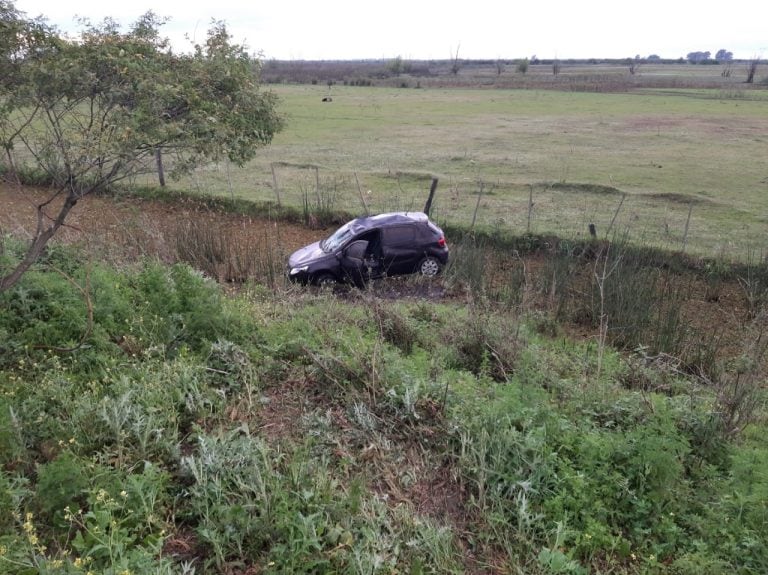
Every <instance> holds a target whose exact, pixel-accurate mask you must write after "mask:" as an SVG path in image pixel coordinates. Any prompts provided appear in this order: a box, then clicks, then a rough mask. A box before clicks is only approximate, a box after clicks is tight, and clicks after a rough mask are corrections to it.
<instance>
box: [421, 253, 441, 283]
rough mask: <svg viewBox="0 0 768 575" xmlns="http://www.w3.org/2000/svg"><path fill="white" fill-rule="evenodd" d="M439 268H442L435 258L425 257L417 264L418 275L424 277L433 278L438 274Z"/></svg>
mask: <svg viewBox="0 0 768 575" xmlns="http://www.w3.org/2000/svg"><path fill="white" fill-rule="evenodd" d="M441 267H442V266H441V265H440V262H439V261H438V260H437V258H433V257H432V256H427V257H426V258H424V259H423V260H421V263H420V264H419V273H420V274H421V275H423V276H424V277H428V278H433V277H435V276H436V275H437V274H439V273H440V268H441Z"/></svg>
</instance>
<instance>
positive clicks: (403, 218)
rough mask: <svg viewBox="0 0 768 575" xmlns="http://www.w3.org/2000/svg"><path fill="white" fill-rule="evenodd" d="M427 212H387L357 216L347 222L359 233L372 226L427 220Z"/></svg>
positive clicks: (381, 226)
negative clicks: (362, 216)
mask: <svg viewBox="0 0 768 575" xmlns="http://www.w3.org/2000/svg"><path fill="white" fill-rule="evenodd" d="M428 221H429V218H428V217H427V214H425V213H423V212H389V213H386V214H378V215H375V216H366V217H364V218H357V219H354V220H352V221H351V222H349V227H350V228H352V230H353V231H354V233H356V234H357V233H360V232H362V231H365V230H370V229H373V228H383V227H387V226H394V225H397V224H413V223H422V222H428Z"/></svg>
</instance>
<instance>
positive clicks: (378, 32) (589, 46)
mask: <svg viewBox="0 0 768 575" xmlns="http://www.w3.org/2000/svg"><path fill="white" fill-rule="evenodd" d="M15 5H16V7H17V8H18V9H19V10H21V11H23V12H26V13H27V16H38V15H43V16H45V17H46V18H47V19H48V21H49V23H51V24H55V25H56V26H57V27H58V28H59V29H61V30H62V31H65V32H74V31H76V30H77V29H78V28H77V25H76V23H75V16H83V17H87V18H89V19H90V20H91V21H92V22H94V23H96V22H100V21H101V20H103V19H104V18H105V17H107V16H109V17H112V18H113V19H115V20H117V21H118V22H120V23H121V24H124V25H126V26H127V25H128V24H130V23H131V22H133V21H135V20H136V19H137V18H138V17H139V16H140V15H141V14H143V13H144V12H146V11H148V10H150V9H151V10H153V11H154V12H155V13H156V14H157V15H159V16H167V17H170V19H171V20H170V21H169V22H168V23H167V24H166V25H165V26H164V27H163V33H164V35H165V36H167V37H168V38H170V39H171V41H172V42H173V45H174V47H175V48H176V50H177V51H184V50H186V49H187V47H188V46H189V44H188V43H185V41H184V36H185V34H186V35H188V36H189V37H191V38H193V39H195V40H197V41H198V42H201V41H203V40H204V39H205V32H206V30H207V29H208V27H209V24H210V22H211V20H212V19H216V20H224V21H225V22H226V23H227V26H228V28H229V30H230V32H231V34H232V35H233V37H234V40H235V41H236V42H238V43H241V44H246V45H247V46H248V47H249V49H250V51H252V52H255V53H256V52H260V53H262V55H263V56H264V57H265V58H277V59H305V60H323V59H326V60H330V59H358V58H365V59H368V58H393V57H395V56H401V57H403V58H405V59H447V58H450V57H451V55H452V54H454V53H455V52H456V51H457V50H458V52H459V57H461V58H522V57H526V56H527V57H530V56H533V55H536V56H538V57H539V58H561V59H567V58H626V57H632V56H635V55H640V56H643V57H644V56H648V55H650V54H657V55H659V56H661V57H662V58H678V57H681V56H685V55H686V54H688V53H689V52H694V51H701V52H704V51H709V52H711V53H712V55H713V56H714V54H715V53H716V52H717V51H718V50H719V49H721V48H724V49H726V50H729V51H731V52H733V54H734V56H735V57H736V58H752V57H754V56H761V57H766V56H768V32H767V31H766V30H767V29H768V27H767V25H768V1H766V0H731V1H729V2H723V3H716V4H711V3H706V2H703V1H702V0H697V1H695V2H694V1H691V0H663V1H662V0H640V1H636V2H622V1H617V0H539V1H538V2H537V1H534V0H519V1H517V2H512V1H510V0H498V1H491V0H465V1H464V2H455V1H453V0H387V1H385V2H365V0H311V1H310V0H270V1H266V2H265V1H263V0H262V1H258V0H256V1H250V2H248V1H247V0H245V1H244V0H239V1H237V0H208V1H207V2H198V1H195V0H187V1H185V0H155V1H154V2H150V1H148V0H130V1H123V2H110V1H107V0H16V2H15Z"/></svg>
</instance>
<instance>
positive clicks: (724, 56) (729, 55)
mask: <svg viewBox="0 0 768 575" xmlns="http://www.w3.org/2000/svg"><path fill="white" fill-rule="evenodd" d="M715 60H717V61H718V62H730V61H732V60H733V52H729V51H728V50H726V49H724V48H721V49H720V50H718V51H717V53H716V54H715Z"/></svg>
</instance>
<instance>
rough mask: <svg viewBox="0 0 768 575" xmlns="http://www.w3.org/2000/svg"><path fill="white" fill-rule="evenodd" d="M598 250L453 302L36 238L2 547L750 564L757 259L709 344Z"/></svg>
mask: <svg viewBox="0 0 768 575" xmlns="http://www.w3.org/2000/svg"><path fill="white" fill-rule="evenodd" d="M463 249H477V248H476V247H474V246H471V245H469V246H465V247H464V248H463ZM612 250H613V251H609V252H605V251H602V252H601V251H598V252H597V253H592V254H581V255H579V254H576V253H569V252H567V251H566V252H563V253H561V254H559V256H558V255H557V254H555V255H553V257H552V258H551V260H550V263H549V264H547V265H549V266H551V269H550V270H549V272H547V273H546V274H543V275H542V277H543V278H544V279H543V281H541V282H537V281H534V280H533V279H531V278H529V277H528V275H527V274H526V273H525V269H524V268H523V269H522V270H521V269H520V268H518V269H517V271H515V269H510V270H508V272H509V274H510V276H509V277H510V279H515V281H516V283H512V282H510V284H509V288H510V289H506V290H498V291H494V292H492V296H493V297H492V298H490V299H489V297H488V294H489V293H491V292H489V290H487V289H486V287H487V286H485V285H484V284H483V282H482V281H481V280H482V278H483V275H482V271H480V272H478V269H482V266H480V268H478V267H477V266H476V265H475V264H477V262H478V260H479V259H480V258H482V257H486V256H484V255H483V252H480V251H475V252H474V253H471V254H468V256H469V257H464V258H460V257H457V262H459V263H458V264H457V265H456V266H455V267H454V268H452V269H451V270H449V271H448V273H447V275H446V277H445V278H444V280H443V281H444V282H445V284H444V285H445V286H446V288H447V289H449V290H453V291H454V293H464V294H465V295H464V297H463V298H462V299H460V300H459V301H456V302H455V303H451V300H447V301H446V302H445V303H432V302H428V301H401V302H393V301H386V300H382V299H379V298H378V297H376V291H375V289H374V290H373V291H371V292H360V293H358V292H351V293H350V294H348V297H346V298H338V297H336V296H333V295H331V294H325V293H319V294H313V293H306V292H302V291H299V292H293V291H291V290H288V291H286V290H277V292H274V293H273V292H272V291H269V290H267V289H266V288H264V287H261V286H260V285H259V284H255V283H251V284H247V285H246V287H245V289H244V290H242V292H241V293H240V295H239V296H236V297H225V296H224V294H223V291H222V288H221V287H219V286H217V285H216V284H214V283H212V282H211V281H209V280H206V279H204V278H203V277H202V276H201V275H200V274H199V273H197V272H195V271H193V270H192V269H191V268H188V267H186V266H185V265H183V264H177V265H174V266H173V267H170V268H169V267H168V266H165V265H160V264H157V263H152V262H145V263H139V264H136V265H131V266H125V267H124V268H123V269H122V270H117V269H114V268H111V267H108V266H106V265H103V264H99V263H94V262H93V261H89V257H88V256H87V255H86V254H84V253H82V252H79V251H76V250H73V249H72V248H59V249H54V250H52V251H51V252H50V253H49V254H48V255H47V256H46V258H45V260H44V261H43V262H41V266H40V267H39V268H38V269H37V270H36V271H34V272H31V273H29V274H27V275H26V276H25V278H24V280H23V282H22V283H21V284H20V285H19V286H17V287H16V288H15V289H13V290H11V291H9V292H7V293H5V294H3V295H2V299H1V300H0V302H1V303H2V305H0V347H2V354H1V355H0V357H1V358H2V360H1V361H2V364H1V365H0V390H2V393H0V442H1V444H0V454H1V457H2V460H1V461H0V464H1V465H2V471H1V472H0V506H1V507H2V508H1V509H0V518H2V523H1V524H0V572H8V573H20V572H43V573H49V572H50V573H54V572H55V573H59V572H68V573H86V572H88V571H92V572H105V573H123V572H125V570H128V571H129V572H133V573H170V572H172V571H174V570H175V571H181V572H185V573H191V572H193V570H194V571H195V572H198V573H200V572H232V571H233V570H234V571H254V572H274V573H317V572H333V573H365V574H369V573H402V572H409V573H449V572H455V573H460V572H476V573H487V572H499V573H509V572H525V573H534V574H536V573H541V574H555V573H586V572H593V573H677V574H691V575H692V574H694V573H695V574H697V575H698V574H700V573H733V572H741V573H761V572H764V571H765V570H766V568H767V567H768V556H767V555H766V550H767V548H766V546H765V544H764V542H765V540H766V536H768V532H767V531H766V529H767V527H768V508H767V507H766V502H767V501H768V469H766V461H768V460H767V459H766V455H768V445H767V444H766V439H765V438H766V434H765V419H764V400H765V396H764V394H765V389H764V382H765V379H764V377H765V362H764V359H765V358H764V354H763V350H764V348H765V341H764V339H765V338H764V334H763V332H764V330H765V320H766V317H765V296H766V294H768V288H767V287H766V286H767V285H768V282H767V281H766V279H767V278H765V277H762V276H759V277H758V276H755V275H754V273H753V274H752V275H747V276H745V277H749V278H751V279H752V280H753V281H754V282H756V283H755V285H756V286H757V287H758V288H760V289H761V290H762V291H760V292H759V293H762V294H763V299H761V300H756V304H757V307H755V308H752V309H750V308H748V307H745V308H744V311H745V314H744V315H743V317H742V319H741V323H740V325H741V327H742V329H741V330H739V331H738V332H735V333H729V334H727V335H728V339H727V340H726V341H723V340H722V339H721V338H718V339H717V340H716V341H717V342H718V343H719V344H724V345H727V346H730V347H731V348H732V350H731V353H730V354H729V355H730V358H729V359H728V360H724V361H720V360H718V357H715V356H718V355H719V354H718V353H717V352H718V351H719V350H720V349H721V348H719V347H718V348H717V349H713V348H712V347H711V344H712V343H713V341H715V340H712V339H710V338H706V337H702V335H703V334H705V333H706V332H702V331H696V330H694V329H693V326H692V325H691V324H686V323H683V322H681V316H680V314H679V308H680V306H679V305H678V304H679V300H678V299H676V298H678V297H679V294H678V291H677V290H676V288H675V283H674V282H671V281H670V280H671V279H672V278H670V277H669V275H668V274H667V273H665V272H664V270H663V268H662V267H659V268H657V269H655V271H649V270H648V268H645V269H643V268H641V267H640V266H639V265H633V262H635V264H638V262H639V260H638V258H636V257H635V256H632V253H631V251H629V250H626V251H625V250H623V248H621V246H618V245H617V246H616V247H614V248H612ZM465 255H467V254H465ZM560 256H562V257H560ZM16 257H18V245H17V244H15V243H14V242H12V241H9V242H7V245H6V250H5V252H4V255H3V258H4V260H3V262H2V263H3V264H8V263H9V262H10V261H12V260H13V259H14V258H16ZM583 258H586V261H587V263H586V268H581V269H582V272H583V271H584V269H586V270H587V273H586V274H585V273H579V270H578V269H576V267H575V266H576V265H577V264H578V263H579V262H582V264H583ZM590 261H591V262H592V263H589V262H590ZM755 269H757V268H755ZM590 278H592V279H590ZM550 280H551V282H550ZM417 287H418V286H417ZM536 299H543V301H545V302H548V307H544V308H543V309H542V308H537V309H534V306H533V303H532V302H533V301H534V300H536ZM564 318H568V319H570V320H572V321H573V320H578V321H579V322H580V323H579V325H581V329H582V330H583V332H582V333H589V334H592V335H591V336H590V337H587V338H585V339H576V340H574V339H571V338H569V337H566V336H565V335H564V332H563V331H562V328H561V327H560V326H559V323H558V322H559V321H560V320H561V319H564ZM609 342H613V343H615V344H616V345H618V346H621V347H623V348H625V349H628V350H632V349H634V350H635V352H634V353H630V354H626V355H623V356H622V355H619V354H618V353H617V352H616V351H614V350H613V348H612V347H611V346H609V345H608V343H609ZM733 349H735V350H736V351H735V352H733ZM665 352H670V353H665ZM672 353H675V354H676V355H672ZM686 354H687V355H686ZM681 357H684V358H685V361H683V360H681V359H680V358H681Z"/></svg>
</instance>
